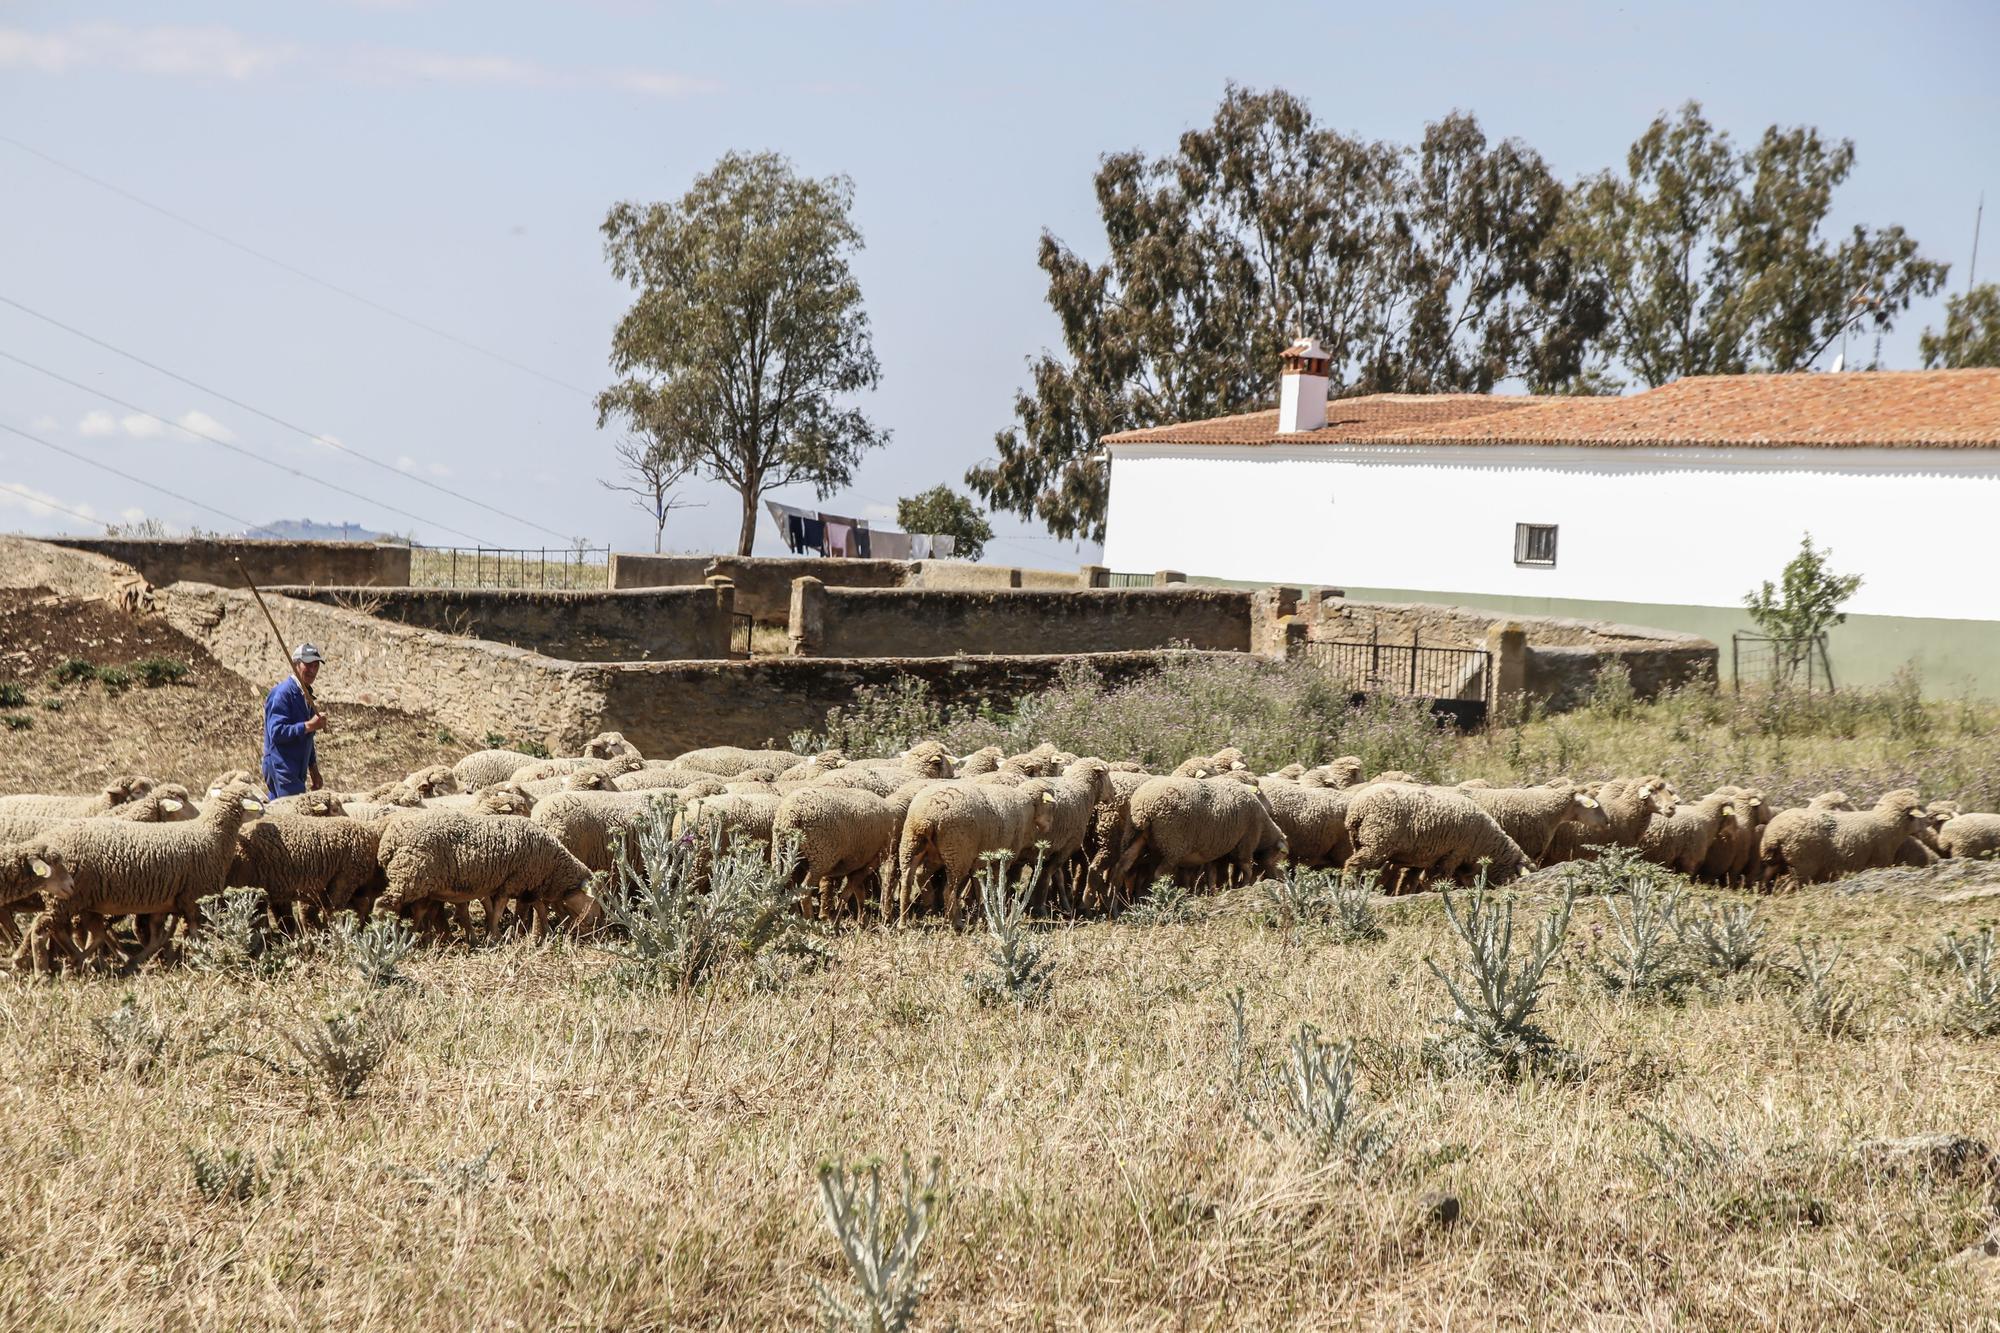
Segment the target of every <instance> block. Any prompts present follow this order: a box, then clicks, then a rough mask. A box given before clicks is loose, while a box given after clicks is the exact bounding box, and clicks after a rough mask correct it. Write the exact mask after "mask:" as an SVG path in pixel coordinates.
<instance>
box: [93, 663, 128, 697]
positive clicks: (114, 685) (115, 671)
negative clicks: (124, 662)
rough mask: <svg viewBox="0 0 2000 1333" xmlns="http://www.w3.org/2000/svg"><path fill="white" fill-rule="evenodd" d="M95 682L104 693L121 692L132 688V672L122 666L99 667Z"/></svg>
mask: <svg viewBox="0 0 2000 1333" xmlns="http://www.w3.org/2000/svg"><path fill="white" fill-rule="evenodd" d="M97 683H98V684H99V685H102V686H103V687H104V692H105V693H106V694H123V693H125V691H127V690H129V689H131V688H132V673H131V672H129V671H127V670H126V669H125V668H124V667H99V668H97Z"/></svg>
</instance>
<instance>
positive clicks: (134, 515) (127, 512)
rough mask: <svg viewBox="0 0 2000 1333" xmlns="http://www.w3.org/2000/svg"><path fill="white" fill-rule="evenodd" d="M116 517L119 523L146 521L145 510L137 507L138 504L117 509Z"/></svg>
mask: <svg viewBox="0 0 2000 1333" xmlns="http://www.w3.org/2000/svg"><path fill="white" fill-rule="evenodd" d="M118 519H119V521H120V522H121V523H144V522H145V521H146V511H145V510H143V509H141V508H139V506H138V505H133V506H131V507H130V508H128V509H121V510H119V511H118Z"/></svg>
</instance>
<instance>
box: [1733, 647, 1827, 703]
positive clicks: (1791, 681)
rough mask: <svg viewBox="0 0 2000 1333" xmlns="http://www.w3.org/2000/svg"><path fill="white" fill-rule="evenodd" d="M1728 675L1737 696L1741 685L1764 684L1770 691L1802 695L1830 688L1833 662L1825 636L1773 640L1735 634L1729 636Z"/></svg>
mask: <svg viewBox="0 0 2000 1333" xmlns="http://www.w3.org/2000/svg"><path fill="white" fill-rule="evenodd" d="M1729 673H1730V675H1731V677H1732V678H1733V679H1734V682H1735V687H1736V690H1737V692H1738V693H1741V692H1742V690H1743V682H1744V681H1745V680H1748V681H1749V682H1750V683H1751V684H1753V685H1768V686H1770V687H1771V688H1772V689H1797V688H1800V687H1803V688H1804V689H1805V691H1806V693H1808V694H1811V693H1812V692H1813V691H1814V690H1827V691H1829V692H1830V691H1831V690H1832V689H1833V660H1832V659H1831V658H1829V657H1828V656H1827V655H1826V635H1824V634H1815V635H1812V636H1811V637H1810V638H1803V639H1774V638H1771V637H1769V636H1768V635H1763V634H1744V633H1740V632H1739V633H1736V634H1732V635H1730V636H1729Z"/></svg>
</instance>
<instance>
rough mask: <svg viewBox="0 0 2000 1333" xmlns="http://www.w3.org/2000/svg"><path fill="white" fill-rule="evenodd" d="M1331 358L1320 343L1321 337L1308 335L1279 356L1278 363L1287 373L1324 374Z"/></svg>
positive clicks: (1296, 341)
mask: <svg viewBox="0 0 2000 1333" xmlns="http://www.w3.org/2000/svg"><path fill="white" fill-rule="evenodd" d="M1331 359H1332V358H1331V357H1329V356H1328V355H1327V350H1326V349H1325V348H1324V347H1321V346H1320V345H1319V339H1317V338H1314V337H1312V336H1310V335H1308V336H1306V337H1303V338H1299V339H1297V340H1295V341H1294V342H1293V343H1292V345H1291V346H1290V347H1287V348H1286V349H1285V351H1284V355H1282V356H1280V357H1279V358H1278V363H1279V365H1280V366H1281V367H1282V368H1283V370H1284V372H1285V373H1286V374H1287V375H1296V374H1300V373H1304V374H1307V375H1324V374H1326V371H1327V364H1328V362H1329V361H1330V360H1331Z"/></svg>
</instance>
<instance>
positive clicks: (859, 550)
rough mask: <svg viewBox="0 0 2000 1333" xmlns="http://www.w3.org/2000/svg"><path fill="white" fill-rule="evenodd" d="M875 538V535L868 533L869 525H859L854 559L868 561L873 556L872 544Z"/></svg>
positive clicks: (855, 539) (856, 533) (855, 540)
mask: <svg viewBox="0 0 2000 1333" xmlns="http://www.w3.org/2000/svg"><path fill="white" fill-rule="evenodd" d="M873 536H874V534H873V533H871V532H869V531H868V525H867V524H866V523H862V524H859V525H858V526H856V527H855V529H854V558H855V559H856V560H866V559H868V558H869V557H870V556H871V555H872V554H873V546H872V542H871V539H872V537H873Z"/></svg>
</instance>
